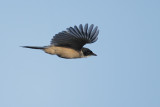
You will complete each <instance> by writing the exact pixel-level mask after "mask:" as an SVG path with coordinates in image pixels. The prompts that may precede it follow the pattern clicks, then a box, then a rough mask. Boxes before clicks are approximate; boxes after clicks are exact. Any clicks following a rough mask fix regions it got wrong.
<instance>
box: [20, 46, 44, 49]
mask: <svg viewBox="0 0 160 107" xmlns="http://www.w3.org/2000/svg"><path fill="white" fill-rule="evenodd" d="M22 47H23V48H31V49H42V50H43V49H45V47H39V46H22Z"/></svg>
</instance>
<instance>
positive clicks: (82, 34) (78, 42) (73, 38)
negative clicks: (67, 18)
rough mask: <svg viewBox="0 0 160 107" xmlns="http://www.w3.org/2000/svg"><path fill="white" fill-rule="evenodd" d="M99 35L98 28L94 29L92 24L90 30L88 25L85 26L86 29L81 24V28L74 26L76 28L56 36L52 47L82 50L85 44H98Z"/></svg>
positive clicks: (68, 29)
mask: <svg viewBox="0 0 160 107" xmlns="http://www.w3.org/2000/svg"><path fill="white" fill-rule="evenodd" d="M98 33H99V30H98V27H97V26H96V27H95V28H94V25H93V24H92V25H90V26H89V28H88V24H85V26H84V27H83V26H82V24H80V25H79V28H78V27H77V26H74V28H73V27H70V28H67V30H66V31H62V32H60V33H58V34H56V35H55V36H54V37H53V39H52V41H51V45H52V44H53V45H55V46H65V47H69V48H73V49H76V50H80V49H82V47H83V46H84V45H85V44H87V43H93V42H96V41H97V39H98V37H97V36H98Z"/></svg>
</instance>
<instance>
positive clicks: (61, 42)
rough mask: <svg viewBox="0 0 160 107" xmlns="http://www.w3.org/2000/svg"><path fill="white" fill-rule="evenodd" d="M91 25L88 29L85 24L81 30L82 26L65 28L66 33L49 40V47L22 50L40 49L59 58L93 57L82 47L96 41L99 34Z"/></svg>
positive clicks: (33, 47) (90, 52)
mask: <svg viewBox="0 0 160 107" xmlns="http://www.w3.org/2000/svg"><path fill="white" fill-rule="evenodd" d="M93 26H94V25H93V24H92V25H91V26H90V27H89V28H88V24H86V25H85V26H84V28H83V26H82V24H80V25H79V28H78V27H77V26H74V28H72V27H70V28H67V31H62V32H60V33H58V34H56V35H55V36H54V37H53V39H52V40H51V45H49V46H44V47H37V46H23V47H24V48H31V49H41V50H43V51H44V52H46V53H48V54H51V55H57V56H59V57H61V58H67V59H73V58H83V57H87V56H91V55H94V56H96V54H94V53H93V52H92V51H91V50H90V49H88V48H85V47H83V46H84V45H85V44H87V43H93V42H95V41H97V39H98V38H97V36H98V33H99V30H98V27H95V28H94V29H93Z"/></svg>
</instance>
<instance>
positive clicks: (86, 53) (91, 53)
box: [82, 48, 97, 57]
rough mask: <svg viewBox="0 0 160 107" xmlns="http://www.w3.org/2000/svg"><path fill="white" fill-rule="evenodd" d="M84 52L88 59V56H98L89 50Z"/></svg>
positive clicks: (85, 49)
mask: <svg viewBox="0 0 160 107" xmlns="http://www.w3.org/2000/svg"><path fill="white" fill-rule="evenodd" d="M82 52H83V55H84V57H87V56H97V55H96V54H95V53H93V52H92V51H91V50H90V49H88V48H82Z"/></svg>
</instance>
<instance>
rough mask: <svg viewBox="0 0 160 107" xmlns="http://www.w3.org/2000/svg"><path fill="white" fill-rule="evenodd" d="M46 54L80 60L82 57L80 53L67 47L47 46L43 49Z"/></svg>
mask: <svg viewBox="0 0 160 107" xmlns="http://www.w3.org/2000/svg"><path fill="white" fill-rule="evenodd" d="M44 51H45V52H46V53H49V54H52V55H54V54H56V55H58V56H59V57H63V58H81V57H83V54H82V51H77V50H74V49H71V48H67V47H59V46H48V47H46V48H45V49H44Z"/></svg>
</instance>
